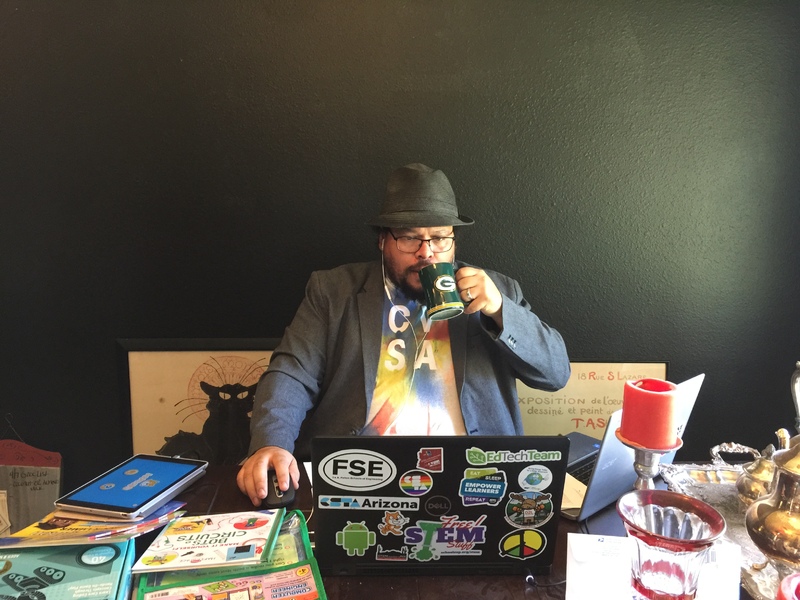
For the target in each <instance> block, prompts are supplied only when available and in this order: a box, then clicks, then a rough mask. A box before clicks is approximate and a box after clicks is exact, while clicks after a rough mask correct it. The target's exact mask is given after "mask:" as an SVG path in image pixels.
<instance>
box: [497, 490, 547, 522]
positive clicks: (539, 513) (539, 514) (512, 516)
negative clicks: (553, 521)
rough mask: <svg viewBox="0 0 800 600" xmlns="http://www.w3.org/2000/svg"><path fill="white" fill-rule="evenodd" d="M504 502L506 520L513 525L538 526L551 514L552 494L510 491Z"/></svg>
mask: <svg viewBox="0 0 800 600" xmlns="http://www.w3.org/2000/svg"><path fill="white" fill-rule="evenodd" d="M508 498H509V500H508V502H507V503H506V514H505V517H506V521H508V522H509V523H511V524H512V525H513V526H514V527H539V526H540V525H543V524H544V523H547V521H549V520H550V518H551V517H552V516H553V497H552V494H543V493H541V492H511V493H510V494H509V495H508Z"/></svg>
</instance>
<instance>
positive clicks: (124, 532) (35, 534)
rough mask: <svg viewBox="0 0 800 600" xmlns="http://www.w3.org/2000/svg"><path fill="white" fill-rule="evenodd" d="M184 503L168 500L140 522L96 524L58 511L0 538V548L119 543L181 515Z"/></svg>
mask: <svg viewBox="0 0 800 600" xmlns="http://www.w3.org/2000/svg"><path fill="white" fill-rule="evenodd" d="M184 504H185V503H184V502H179V501H177V500H172V501H170V502H167V503H166V504H165V505H164V506H162V507H161V508H159V509H158V510H157V511H155V512H154V513H152V514H151V515H149V516H148V517H146V518H144V519H143V520H141V521H136V522H135V523H131V522H121V521H100V520H89V519H73V518H66V517H63V516H62V515H60V514H59V513H58V511H55V512H52V513H50V514H49V515H47V516H46V517H44V518H43V519H41V520H39V521H37V522H36V523H33V524H32V525H28V526H27V527H25V528H24V529H21V530H19V531H17V532H16V533H13V534H12V535H10V536H7V537H4V538H0V547H9V546H16V547H19V548H27V547H32V546H64V545H76V544H99V543H110V542H121V541H125V540H128V539H130V538H133V537H136V536H137V535H141V534H143V533H147V532H148V531H152V530H154V529H157V528H158V527H162V526H163V525H164V524H165V523H167V522H169V521H170V520H172V519H174V518H175V517H176V516H179V515H181V514H183V512H182V511H180V510H179V509H180V508H182V507H183V506H184Z"/></svg>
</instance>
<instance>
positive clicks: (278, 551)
mask: <svg viewBox="0 0 800 600" xmlns="http://www.w3.org/2000/svg"><path fill="white" fill-rule="evenodd" d="M186 598H192V599H193V600H203V599H206V600H236V599H238V598H248V599H249V600H261V599H275V598H297V599H301V600H325V598H326V595H325V588H324V587H323V584H322V578H321V577H320V573H319V568H318V567H317V564H316V560H315V559H314V555H313V553H312V550H311V544H310V543H309V539H308V528H307V525H306V520H305V518H304V517H303V514H302V513H301V512H300V511H299V510H294V511H291V512H289V513H287V514H286V517H285V518H284V519H283V524H282V525H281V528H280V534H279V536H278V540H277V542H276V544H275V549H274V550H273V552H272V554H271V555H270V557H269V558H268V559H267V560H265V561H262V562H261V563H260V564H257V565H246V566H240V567H222V568H210V569H192V570H183V571H161V572H154V573H143V574H142V575H141V576H140V577H139V586H138V590H137V594H136V600H179V599H180V600H185V599H186Z"/></svg>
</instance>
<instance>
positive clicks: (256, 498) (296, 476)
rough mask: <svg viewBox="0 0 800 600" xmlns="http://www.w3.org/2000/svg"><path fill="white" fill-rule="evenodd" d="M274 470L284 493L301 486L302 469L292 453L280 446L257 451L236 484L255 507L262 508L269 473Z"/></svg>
mask: <svg viewBox="0 0 800 600" xmlns="http://www.w3.org/2000/svg"><path fill="white" fill-rule="evenodd" d="M270 469H273V470H274V471H275V475H277V477H278V487H280V488H281V489H282V490H283V491H286V490H288V489H289V485H292V487H294V489H297V488H298V487H299V486H300V484H299V481H300V469H299V467H298V465H297V461H296V460H295V459H294V456H292V454H291V452H289V451H287V450H284V449H283V448H279V447H278V446H265V447H263V448H259V449H258V450H256V451H255V452H254V453H253V454H252V455H251V456H250V457H249V458H248V459H247V460H246V461H244V463H243V464H242V468H241V469H239V473H238V474H237V475H236V484H237V485H238V486H239V489H240V490H242V493H243V494H245V495H246V496H247V497H248V498H250V501H251V502H252V503H253V506H260V505H261V501H262V500H263V499H264V498H266V497H267V483H268V482H267V472H268V471H269V470H270Z"/></svg>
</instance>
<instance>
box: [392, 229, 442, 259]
mask: <svg viewBox="0 0 800 600" xmlns="http://www.w3.org/2000/svg"><path fill="white" fill-rule="evenodd" d="M389 235H391V236H392V237H393V238H394V241H395V243H396V244H397V249H398V250H400V252H405V253H407V254H413V253H414V252H416V251H417V250H419V249H420V248H422V244H423V243H424V242H427V243H428V246H430V249H431V252H447V251H448V250H450V248H452V247H453V240H454V239H456V238H455V236H450V237H433V238H429V239H425V238H418V237H411V236H408V235H401V236H400V237H397V236H396V235H395V234H394V233H392V231H391V230H389Z"/></svg>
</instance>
